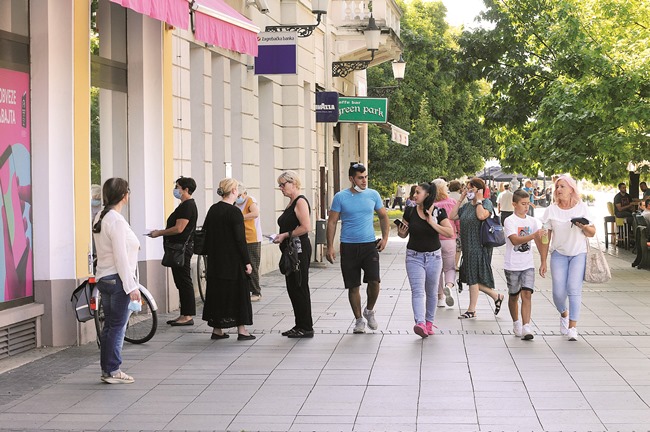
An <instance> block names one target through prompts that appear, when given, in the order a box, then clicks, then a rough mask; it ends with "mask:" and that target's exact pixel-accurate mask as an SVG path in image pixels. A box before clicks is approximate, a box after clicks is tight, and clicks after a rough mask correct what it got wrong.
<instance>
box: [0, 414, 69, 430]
mask: <svg viewBox="0 0 650 432" xmlns="http://www.w3.org/2000/svg"><path fill="white" fill-rule="evenodd" d="M57 415H58V414H56V413H50V414H36V413H32V414H29V415H25V413H0V425H1V426H0V428H2V429H32V428H39V427H41V426H43V425H44V424H45V423H47V422H49V421H50V420H52V419H53V418H54V417H56V416H57Z"/></svg>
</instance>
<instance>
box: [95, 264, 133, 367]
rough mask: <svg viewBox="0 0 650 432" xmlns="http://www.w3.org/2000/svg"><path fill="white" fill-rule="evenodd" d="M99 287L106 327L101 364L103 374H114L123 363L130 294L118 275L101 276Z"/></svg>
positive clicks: (102, 343) (103, 336)
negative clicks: (126, 291) (125, 290)
mask: <svg viewBox="0 0 650 432" xmlns="http://www.w3.org/2000/svg"><path fill="white" fill-rule="evenodd" d="M97 289H98V290H99V292H100V293H101V294H102V307H103V308H104V329H103V330H102V335H101V339H100V341H101V348H100V357H99V364H100V366H101V367H102V373H103V374H113V373H115V372H117V371H119V370H120V365H121V364H122V345H123V344H124V333H125V332H126V323H127V322H128V321H129V316H130V315H131V311H129V302H130V301H131V299H130V298H129V295H128V294H126V293H125V292H124V289H123V287H122V279H120V277H119V276H118V275H116V274H115V275H110V276H105V277H103V278H101V279H100V280H99V281H98V282H97Z"/></svg>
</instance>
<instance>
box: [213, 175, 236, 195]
mask: <svg viewBox="0 0 650 432" xmlns="http://www.w3.org/2000/svg"><path fill="white" fill-rule="evenodd" d="M238 186H239V182H238V181H237V180H235V179H234V178H230V177H227V178H225V179H223V180H221V181H220V182H219V188H217V195H219V196H221V197H225V196H227V195H230V194H231V193H232V191H234V190H235V189H237V187H238Z"/></svg>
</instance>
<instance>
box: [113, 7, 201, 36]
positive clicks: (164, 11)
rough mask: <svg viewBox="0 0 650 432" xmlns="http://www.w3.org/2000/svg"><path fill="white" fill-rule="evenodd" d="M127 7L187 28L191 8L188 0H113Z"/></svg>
mask: <svg viewBox="0 0 650 432" xmlns="http://www.w3.org/2000/svg"><path fill="white" fill-rule="evenodd" d="M111 1H112V2H113V3H117V4H119V5H121V6H124V7H125V8H129V9H132V10H134V11H136V12H138V13H141V14H143V15H147V16H150V17H151V18H155V19H157V20H159V21H164V22H166V23H167V24H171V25H173V26H175V27H180V28H182V29H185V30H187V28H188V27H189V24H190V8H189V6H188V4H187V1H186V0H111Z"/></svg>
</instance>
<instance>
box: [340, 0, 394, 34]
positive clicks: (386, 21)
mask: <svg viewBox="0 0 650 432" xmlns="http://www.w3.org/2000/svg"><path fill="white" fill-rule="evenodd" d="M368 3H369V2H368V1H366V0H333V1H331V2H330V7H329V13H328V19H330V22H331V23H332V24H334V25H335V26H337V27H349V28H359V29H361V28H364V27H366V26H367V25H368V19H369V18H370V10H369V9H368ZM372 15H373V16H374V17H375V21H376V22H377V25H378V26H379V27H380V28H384V27H388V28H390V29H391V30H393V32H394V33H395V34H396V35H397V36H398V37H399V35H400V19H401V17H402V11H401V10H400V8H399V7H398V6H397V3H395V1H394V0H372Z"/></svg>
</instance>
